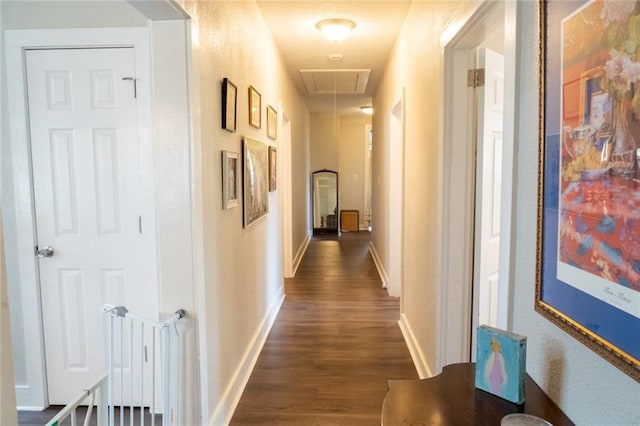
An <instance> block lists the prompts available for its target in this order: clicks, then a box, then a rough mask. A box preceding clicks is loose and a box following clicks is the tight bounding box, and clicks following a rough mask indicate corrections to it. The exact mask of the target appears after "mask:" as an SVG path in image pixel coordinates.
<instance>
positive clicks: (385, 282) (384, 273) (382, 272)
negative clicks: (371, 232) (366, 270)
mask: <svg viewBox="0 0 640 426" xmlns="http://www.w3.org/2000/svg"><path fill="white" fill-rule="evenodd" d="M369 253H371V258H372V259H373V263H374V264H375V265H376V269H377V270H378V275H379V276H380V280H381V281H382V288H387V285H389V274H387V271H386V270H385V269H384V263H382V260H381V259H380V256H379V255H378V251H377V250H376V247H375V246H374V245H373V241H369Z"/></svg>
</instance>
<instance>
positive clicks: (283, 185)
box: [278, 101, 297, 278]
mask: <svg viewBox="0 0 640 426" xmlns="http://www.w3.org/2000/svg"><path fill="white" fill-rule="evenodd" d="M279 110H280V111H282V113H281V114H280V115H279V117H278V118H279V120H281V122H280V123H279V124H280V126H279V127H278V128H279V130H278V134H279V135H282V136H281V137H280V140H279V142H280V146H279V147H278V148H279V150H280V152H279V153H278V172H279V177H278V186H279V188H278V189H279V190H280V197H281V199H280V203H281V206H282V259H283V268H284V277H285V278H292V277H293V276H294V275H295V271H294V267H293V258H292V252H293V241H292V240H293V216H292V208H293V207H292V206H293V201H292V195H291V185H292V183H293V179H292V178H291V119H290V118H289V115H288V114H287V113H285V112H284V107H283V106H282V101H280V102H279ZM296 269H297V267H296Z"/></svg>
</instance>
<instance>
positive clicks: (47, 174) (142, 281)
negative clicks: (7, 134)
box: [26, 48, 157, 404]
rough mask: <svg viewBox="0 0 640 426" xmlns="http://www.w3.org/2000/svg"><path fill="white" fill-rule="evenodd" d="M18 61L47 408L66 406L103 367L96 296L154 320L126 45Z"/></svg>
mask: <svg viewBox="0 0 640 426" xmlns="http://www.w3.org/2000/svg"><path fill="white" fill-rule="evenodd" d="M26 65H27V90H28V102H29V123H30V136H31V155H32V166H33V185H34V205H35V212H36V230H37V248H36V249H39V256H38V257H39V258H38V264H39V277H40V289H41V297H42V316H43V328H44V339H45V350H46V368H47V382H48V394H49V403H51V404H66V403H68V402H69V401H70V400H71V399H72V398H73V397H74V396H75V395H77V394H78V392H79V391H81V390H82V389H83V387H85V386H87V385H89V384H90V383H91V382H92V381H93V380H95V379H96V378H98V377H99V375H100V374H101V373H103V372H104V371H105V369H106V352H105V348H106V338H107V336H106V332H107V327H106V326H105V318H103V316H102V314H101V312H100V307H101V305H102V304H103V303H112V304H116V305H120V304H124V305H126V306H127V307H129V309H130V310H131V311H132V312H135V313H136V314H139V315H144V316H148V317H154V313H155V315H157V297H156V296H155V294H156V284H155V274H156V272H155V270H156V268H155V249H154V244H153V237H150V236H149V234H153V232H154V230H153V229H152V227H149V228H146V226H148V225H149V224H151V223H152V221H149V220H146V222H148V223H145V219H150V218H148V215H145V212H147V211H149V210H148V205H147V206H145V205H143V204H144V203H145V201H144V200H145V199H146V198H145V197H144V196H142V194H141V191H140V189H141V187H143V186H144V185H142V186H141V182H142V181H141V179H144V176H142V175H143V174H141V173H139V164H140V159H139V144H138V138H137V131H138V130H137V118H136V114H137V111H136V97H135V96H136V93H135V90H136V88H135V60H134V50H133V49H132V48H109V49H107V48H105V49H49V50H28V51H27V52H26ZM145 233H146V234H147V235H146V236H145ZM123 349H124V350H125V352H127V351H128V348H126V347H125V348H123Z"/></svg>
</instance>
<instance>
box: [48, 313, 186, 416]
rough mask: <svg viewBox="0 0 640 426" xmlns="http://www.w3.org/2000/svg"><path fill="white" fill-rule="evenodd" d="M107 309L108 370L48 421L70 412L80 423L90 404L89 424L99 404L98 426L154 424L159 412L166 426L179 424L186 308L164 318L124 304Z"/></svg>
mask: <svg viewBox="0 0 640 426" xmlns="http://www.w3.org/2000/svg"><path fill="white" fill-rule="evenodd" d="M102 311H103V312H104V313H105V314H106V315H108V316H109V341H108V343H109V345H108V348H107V350H108V361H107V362H108V363H107V371H106V373H105V374H103V375H102V376H101V377H100V378H98V379H97V380H96V381H95V382H94V383H93V384H92V385H91V386H89V387H87V388H86V389H84V390H83V391H82V392H81V393H80V394H78V396H77V397H76V398H75V399H74V400H73V401H71V402H70V403H69V404H68V405H67V406H65V407H64V408H63V409H62V410H61V411H60V412H59V413H58V414H57V415H56V416H55V417H53V418H52V419H51V420H49V422H48V423H47V426H58V425H59V424H62V421H63V420H65V419H67V418H68V417H70V421H71V425H72V426H76V425H77V424H78V407H80V406H81V405H87V411H86V414H84V416H83V418H84V421H83V424H84V426H88V425H89V424H91V416H92V414H93V407H94V406H95V405H96V404H97V410H96V411H97V413H96V420H94V421H93V424H97V425H98V426H106V425H109V426H115V425H116V418H118V419H119V422H118V423H117V424H118V425H120V426H125V424H126V423H128V424H129V425H130V426H134V425H140V426H143V425H145V424H150V425H151V426H155V424H156V417H157V415H158V414H160V413H162V425H163V426H169V425H172V424H175V421H176V415H177V405H178V404H177V396H178V395H177V392H176V389H177V382H178V377H179V375H178V368H179V363H178V359H177V358H178V354H179V353H180V343H181V342H180V335H179V333H178V329H177V326H176V322H177V321H178V320H179V319H181V318H182V317H184V315H185V312H184V310H182V309H179V310H178V311H176V313H175V314H174V315H173V316H172V317H171V318H169V319H168V320H166V321H164V322H157V321H152V320H148V319H145V318H141V317H139V316H137V315H134V314H131V313H130V312H129V311H128V310H127V308H125V307H124V306H113V305H103V306H102ZM158 366H159V367H160V369H158V368H157V367H158ZM145 392H146V393H145ZM125 400H126V401H128V403H125ZM116 408H117V409H116ZM125 419H127V422H125Z"/></svg>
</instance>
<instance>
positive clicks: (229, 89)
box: [222, 77, 238, 132]
mask: <svg viewBox="0 0 640 426" xmlns="http://www.w3.org/2000/svg"><path fill="white" fill-rule="evenodd" d="M237 100H238V88H237V87H236V85H235V84H233V83H232V82H231V81H230V80H229V79H228V78H226V77H225V78H224V79H223V80H222V128H223V129H225V130H228V131H230V132H235V131H236V106H237Z"/></svg>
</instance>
